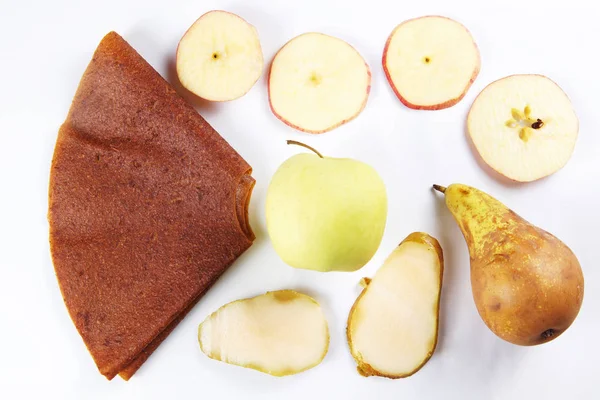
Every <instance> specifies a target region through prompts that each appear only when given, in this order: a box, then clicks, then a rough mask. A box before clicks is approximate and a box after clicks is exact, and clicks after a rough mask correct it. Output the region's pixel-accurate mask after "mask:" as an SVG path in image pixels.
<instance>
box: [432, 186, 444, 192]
mask: <svg viewBox="0 0 600 400" xmlns="http://www.w3.org/2000/svg"><path fill="white" fill-rule="evenodd" d="M433 188H434V189H435V190H437V191H438V192H442V193H446V188H445V187H444V186H440V185H433Z"/></svg>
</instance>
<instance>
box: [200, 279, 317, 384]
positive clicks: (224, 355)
mask: <svg viewBox="0 0 600 400" xmlns="http://www.w3.org/2000/svg"><path fill="white" fill-rule="evenodd" d="M198 341H199V343H200V349H201V350H202V352H203V353H204V354H206V355H207V356H208V357H210V358H212V359H214V360H218V361H222V362H225V363H227V364H232V365H237V366H240V367H245V368H250V369H254V370H257V371H260V372H263V373H266V374H270V375H273V376H286V375H293V374H297V373H300V372H303V371H306V370H308V369H310V368H313V367H315V366H316V365H318V364H320V363H321V361H322V360H323V358H325V355H326V354H327V350H328V348H329V328H328V324H327V321H326V319H325V316H324V314H323V312H322V310H321V307H320V305H319V303H317V301H315V300H314V299H313V298H311V297H309V296H307V295H305V294H302V293H298V292H295V291H293V290H279V291H274V292H267V293H265V294H262V295H259V296H256V297H252V298H248V299H242V300H237V301H234V302H231V303H228V304H226V305H224V306H222V307H221V308H219V309H218V310H217V311H215V312H214V313H212V314H211V315H210V316H208V318H206V320H204V322H202V323H201V324H200V326H199V328H198Z"/></svg>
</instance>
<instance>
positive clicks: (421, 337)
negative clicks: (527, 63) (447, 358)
mask: <svg viewBox="0 0 600 400" xmlns="http://www.w3.org/2000/svg"><path fill="white" fill-rule="evenodd" d="M443 270H444V261H443V254H442V248H441V247H440V245H439V243H438V241H437V240H436V239H435V238H433V237H431V236H429V235H428V234H426V233H421V232H415V233H412V234H410V235H409V236H407V237H406V239H404V240H403V241H402V243H400V245H399V246H398V247H397V248H396V249H394V251H393V252H392V253H391V254H390V256H389V257H388V258H387V259H386V261H385V262H384V264H383V266H382V267H381V268H379V270H378V271H377V272H376V274H375V276H374V277H373V279H372V280H370V281H369V280H368V279H365V280H364V281H363V282H362V283H363V284H364V285H366V287H365V289H363V291H362V293H361V294H360V296H359V297H358V299H357V300H356V302H355V303H354V306H353V307H352V310H351V311H350V315H349V317H348V327H347V336H348V344H349V346H350V351H351V353H352V356H353V357H354V359H355V360H356V362H357V364H358V371H359V373H360V374H361V375H364V376H372V375H375V376H383V377H386V378H392V379H395V378H404V377H407V376H410V375H412V374H414V373H415V372H417V371H418V370H419V369H421V367H422V366H423V365H425V363H426V362H427V361H428V360H429V359H430V357H431V356H432V355H433V352H434V351H435V348H436V345H437V336H438V324H439V303H440V295H441V288H442V276H443Z"/></svg>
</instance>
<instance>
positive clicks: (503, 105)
mask: <svg viewBox="0 0 600 400" xmlns="http://www.w3.org/2000/svg"><path fill="white" fill-rule="evenodd" d="M467 129H468V132H469V136H470V137H471V140H472V141H473V144H474V146H475V148H476V149H477V152H478V153H479V154H480V156H481V158H482V159H483V160H484V161H485V163H487V164H488V165H489V166H490V167H491V168H492V169H494V170H495V171H497V172H498V173H500V174H501V175H504V176H505V177H507V178H509V179H512V180H514V181H518V182H530V181H534V180H537V179H540V178H543V177H545V176H548V175H551V174H553V173H555V172H556V171H558V170H559V169H561V168H562V167H563V166H565V164H566V163H567V162H568V161H569V159H570V158H571V154H572V153H573V151H574V149H575V143H576V141H577V137H578V133H579V120H578V118H577V115H576V114H575V111H574V110H573V106H572V104H571V101H570V100H569V98H568V97H567V95H566V94H565V92H564V91H563V90H562V89H561V88H560V87H559V86H558V85H557V84H556V83H554V82H553V81H552V80H550V79H549V78H547V77H545V76H543V75H534V74H524V75H511V76H508V77H505V78H502V79H499V80H497V81H495V82H493V83H491V84H489V85H488V86H487V87H486V88H485V89H483V91H482V92H481V93H480V94H479V96H477V98H476V99H475V101H474V102H473V105H472V106H471V110H470V111H469V115H468V117H467Z"/></svg>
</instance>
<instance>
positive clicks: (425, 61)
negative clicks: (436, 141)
mask: <svg viewBox="0 0 600 400" xmlns="http://www.w3.org/2000/svg"><path fill="white" fill-rule="evenodd" d="M480 64H481V62H480V56H479V50H478V48H477V45H476V44H475V41H474V40H473V37H472V36H471V33H470V32H469V31H468V30H467V28H465V27H464V26H463V25H461V24H460V23H458V22H456V21H454V20H452V19H450V18H446V17H439V16H427V17H420V18H416V19H411V20H408V21H405V22H403V23H401V24H400V25H398V26H397V27H396V28H395V29H394V30H393V31H392V33H391V35H390V36H389V38H388V40H387V42H386V44H385V48H384V50H383V69H384V71H385V76H386V77H387V79H388V82H389V83H390V85H391V86H392V89H393V90H394V92H395V93H396V96H398V98H399V99H400V101H401V102H402V103H403V104H404V105H405V106H407V107H409V108H412V109H417V110H441V109H444V108H448V107H452V106H453V105H455V104H456V103H458V102H459V101H460V100H462V98H463V97H464V96H465V94H466V93H467V91H468V90H469V88H470V87H471V84H472V83H473V81H475V78H477V75H479V69H480Z"/></svg>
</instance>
